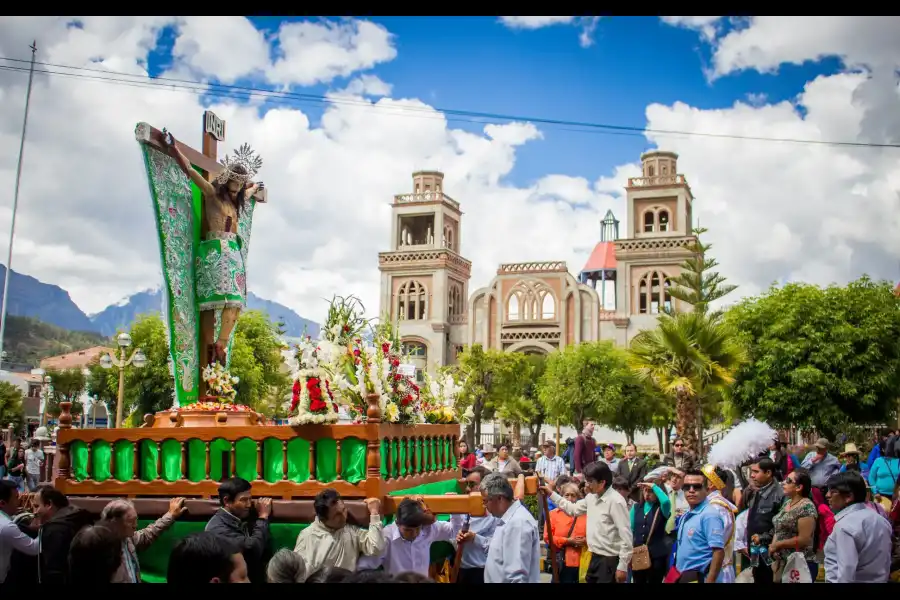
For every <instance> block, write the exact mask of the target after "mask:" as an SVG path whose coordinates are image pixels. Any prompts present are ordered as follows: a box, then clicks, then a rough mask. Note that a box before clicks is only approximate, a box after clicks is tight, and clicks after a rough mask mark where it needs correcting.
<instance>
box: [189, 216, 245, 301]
mask: <svg viewBox="0 0 900 600" xmlns="http://www.w3.org/2000/svg"><path fill="white" fill-rule="evenodd" d="M241 246H242V244H241V240H240V238H239V237H238V236H237V235H236V234H233V233H232V234H228V233H218V234H211V236H210V238H209V239H206V240H203V241H202V242H200V247H199V248H198V251H197V266H196V268H197V304H198V307H199V309H200V310H201V311H204V310H214V309H217V308H243V307H244V305H245V304H246V302H247V271H246V270H245V269H244V256H243V254H242V253H241Z"/></svg>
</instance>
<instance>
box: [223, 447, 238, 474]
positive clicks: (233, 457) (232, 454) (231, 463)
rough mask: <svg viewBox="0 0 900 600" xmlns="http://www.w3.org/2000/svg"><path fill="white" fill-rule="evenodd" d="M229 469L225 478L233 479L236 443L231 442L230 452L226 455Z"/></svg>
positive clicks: (235, 464) (235, 469) (235, 470)
mask: <svg viewBox="0 0 900 600" xmlns="http://www.w3.org/2000/svg"><path fill="white" fill-rule="evenodd" d="M228 458H229V462H230V464H229V467H230V468H229V469H228V474H227V475H225V477H235V476H236V475H237V442H235V441H232V442H231V451H230V452H229V453H228Z"/></svg>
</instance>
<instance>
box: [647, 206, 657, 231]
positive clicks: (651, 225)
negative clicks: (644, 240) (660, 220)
mask: <svg viewBox="0 0 900 600" xmlns="http://www.w3.org/2000/svg"><path fill="white" fill-rule="evenodd" d="M654 217H655V215H654V214H653V211H652V210H648V211H647V212H645V213H644V233H652V232H653V231H654V230H655V228H656V227H655V225H656V223H655V222H654Z"/></svg>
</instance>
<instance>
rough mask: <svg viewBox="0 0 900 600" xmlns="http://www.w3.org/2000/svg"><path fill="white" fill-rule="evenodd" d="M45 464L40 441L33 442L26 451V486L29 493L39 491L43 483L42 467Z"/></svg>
mask: <svg viewBox="0 0 900 600" xmlns="http://www.w3.org/2000/svg"><path fill="white" fill-rule="evenodd" d="M43 464H44V451H43V450H41V443H40V442H39V441H38V440H31V447H30V448H29V449H28V450H26V451H25V485H27V486H28V491H29V492H33V491H35V490H37V487H38V484H39V483H40V482H41V466H42V465H43Z"/></svg>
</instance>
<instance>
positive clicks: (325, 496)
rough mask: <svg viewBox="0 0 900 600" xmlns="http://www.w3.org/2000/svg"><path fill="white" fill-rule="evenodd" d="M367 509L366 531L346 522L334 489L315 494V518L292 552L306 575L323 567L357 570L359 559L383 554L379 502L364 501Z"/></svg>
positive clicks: (382, 529) (302, 532) (344, 512)
mask: <svg viewBox="0 0 900 600" xmlns="http://www.w3.org/2000/svg"><path fill="white" fill-rule="evenodd" d="M365 502H366V508H368V509H369V528H368V529H361V528H360V527H357V526H355V525H349V524H348V523H347V507H346V506H344V501H343V500H342V499H341V495H340V494H339V493H338V492H337V491H336V490H334V489H333V488H327V489H324V490H322V491H321V492H319V493H318V494H317V495H316V498H315V500H314V501H313V507H314V508H315V511H316V519H315V521H313V522H312V524H311V525H310V526H309V527H307V528H306V529H304V530H303V531H301V532H300V535H298V536H297V544H296V545H295V546H294V552H296V553H297V554H299V555H300V556H301V557H302V558H303V561H304V562H305V563H306V570H307V573H309V574H310V575H312V574H314V573H315V572H316V571H318V570H319V569H320V568H322V567H340V568H342V569H347V570H348V571H355V570H356V563H357V561H358V560H359V556H360V555H361V554H362V555H366V556H376V555H379V554H381V553H382V552H383V551H384V547H385V542H384V525H383V524H382V523H381V514H380V512H381V501H380V500H378V499H377V498H366V501H365Z"/></svg>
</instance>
